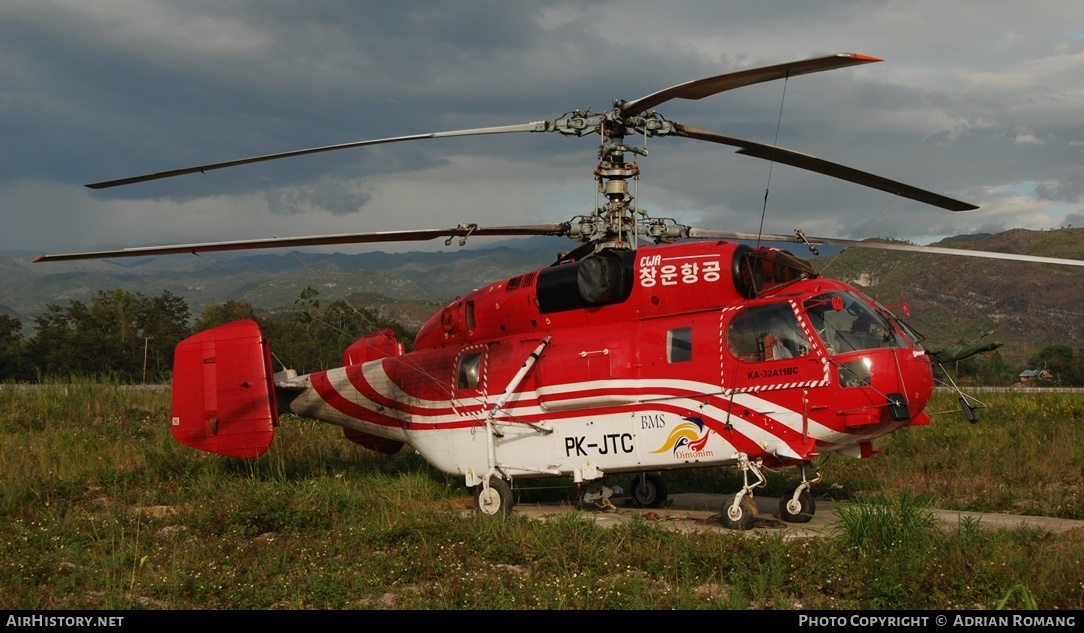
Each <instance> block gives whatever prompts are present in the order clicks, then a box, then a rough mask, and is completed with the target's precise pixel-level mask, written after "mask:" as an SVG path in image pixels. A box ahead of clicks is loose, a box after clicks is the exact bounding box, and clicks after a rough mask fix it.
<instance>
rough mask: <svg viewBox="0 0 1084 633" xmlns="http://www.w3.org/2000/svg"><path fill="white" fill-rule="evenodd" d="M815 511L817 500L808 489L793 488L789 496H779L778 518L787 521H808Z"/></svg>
mask: <svg viewBox="0 0 1084 633" xmlns="http://www.w3.org/2000/svg"><path fill="white" fill-rule="evenodd" d="M816 511H817V502H816V501H814V500H813V495H812V494H811V493H810V492H809V491H808V490H800V489H798V490H795V491H794V494H793V495H791V496H789V497H780V498H779V518H780V519H783V520H784V521H786V522H787V523H809V520H810V519H812V518H813V513H814V512H816Z"/></svg>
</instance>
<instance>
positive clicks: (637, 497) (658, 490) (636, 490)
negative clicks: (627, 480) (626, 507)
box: [629, 475, 666, 508]
mask: <svg viewBox="0 0 1084 633" xmlns="http://www.w3.org/2000/svg"><path fill="white" fill-rule="evenodd" d="M629 490H631V491H632V504H633V505H634V506H636V507H638V508H661V507H662V505H663V504H664V503H666V482H665V481H663V478H662V476H660V475H636V477H634V478H633V479H632V485H631V486H629Z"/></svg>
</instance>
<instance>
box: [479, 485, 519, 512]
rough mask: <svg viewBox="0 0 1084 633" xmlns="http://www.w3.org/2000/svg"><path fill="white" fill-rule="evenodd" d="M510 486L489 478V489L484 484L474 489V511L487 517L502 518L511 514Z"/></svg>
mask: <svg viewBox="0 0 1084 633" xmlns="http://www.w3.org/2000/svg"><path fill="white" fill-rule="evenodd" d="M512 505H513V499H512V486H510V485H508V482H506V481H505V480H503V479H498V478H497V477H490V479H489V487H488V488H487V487H486V485H485V483H482V484H479V485H477V486H475V488H474V509H475V510H477V511H478V512H480V513H482V514H485V515H487V516H503V515H507V514H511V512H512Z"/></svg>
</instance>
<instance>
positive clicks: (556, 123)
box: [37, 53, 1084, 529]
mask: <svg viewBox="0 0 1084 633" xmlns="http://www.w3.org/2000/svg"><path fill="white" fill-rule="evenodd" d="M876 61H880V60H878V59H877V58H874V57H869V56H866V55H859V54H853V53H843V54H838V55H831V56H826V57H819V58H814V59H807V60H803V61H797V62H792V63H786V64H779V65H775V66H768V67H763V68H756V69H751V70H744V71H740V72H733V73H728V74H724V75H719V76H716V77H710V78H707V79H701V80H697V81H691V82H688V83H684V84H680V85H677V86H673V87H670V88H667V89H665V90H661V91H659V92H656V93H654V94H651V95H648V96H645V97H642V98H640V99H636V100H633V101H615V102H614V104H613V107H612V108H610V109H609V110H606V111H604V112H591V111H574V112H571V113H569V114H566V115H564V116H562V117H561V118H557V119H552V120H543V121H534V122H530V123H524V124H519V125H509V126H503V127H492V128H480V129H467V130H456V131H447V132H436V133H430V134H417V135H411V136H399V137H392V138H383V139H376V140H365V141H359V142H353V143H344V144H341V145H332V146H324V147H316V148H310V149H304V150H298V151H291V152H284V153H279V154H271V155H264V156H257V157H253V158H247V159H242V160H235V161H229V162H224V163H214V164H208V165H200V166H196V167H191V168H187V169H179V170H174V171H167V172H159V173H155V174H148V175H144V176H136V177H132V178H124V179H120V180H113V181H108V182H101V183H95V184H91V185H88V186H89V187H91V188H93V189H102V188H108V187H115V186H119V185H129V184H135V183H140V182H145V181H150V180H156V179H161V178H169V177H174V176H181V175H185V174H193V173H198V172H205V171H209V170H213V169H221V168H225V167H234V166H238V165H246V164H250V163H257V162H262V161H269V160H275V159H280V158H288V157H296V156H303V155H306V154H315V153H320V152H328V151H332V150H340V149H347V148H357V147H364V146H368V145H378V144H385V143H397V142H404V141H414V140H423V139H434V138H445V137H455V136H472V135H484V134H503V133H513V132H557V133H559V134H563V135H567V136H585V135H587V134H598V135H600V136H601V143H600V145H599V150H598V152H599V163H598V167H597V168H596V170H595V174H594V175H595V179H596V181H597V184H598V195H599V203H598V205H597V207H596V209H595V210H594V211H593V212H592V213H591V214H589V215H583V216H578V217H575V218H574V219H572V220H570V221H568V222H563V223H560V224H549V225H535V226H510V227H479V226H477V225H474V224H460V225H459V226H457V227H454V228H448V229H434V230H419V231H397V232H377V233H357V234H343V235H325V236H311V237H297V238H283V239H270V240H249V241H232V242H215V243H203V244H183V245H175V246H166V247H147V248H128V249H121V250H114V251H97V252H86V253H68V254H58V255H44V256H42V257H39V258H38V260H37V261H62V260H73V259H89V258H116V257H135V256H147V255H162V254H175V253H195V252H207V251H224V250H236V249H253V248H282V247H297V246H308V245H333V244H356V243H367V242H368V243H372V242H391V241H406V240H431V239H435V238H439V237H444V238H447V242H446V243H447V244H450V243H451V241H452V239H454V238H459V239H460V243H461V244H463V243H464V242H465V241H466V239H467V238H468V237H470V236H474V235H477V236H515V235H560V236H567V237H570V238H572V239H574V240H577V241H579V242H581V243H582V245H580V246H579V247H577V248H576V249H575V250H573V251H572V252H570V253H568V254H566V255H563V256H560V257H559V258H558V261H556V262H555V263H554V264H553V265H552V266H550V267H547V268H543V269H541V270H535V271H531V272H527V273H525V274H520V275H516V276H514V277H512V278H510V279H505V280H502V281H498V282H495V283H492V284H490V285H488V286H486V287H484V288H480V289H478V290H475V291H473V292H470V293H469V294H467V295H465V296H462V297H459V298H457V299H455V300H454V301H452V302H451V303H449V304H448V305H447V306H446V307H444V308H443V309H442V310H441V311H440V312H438V313H437V314H434V315H433V316H432V317H431V318H430V319H429V320H428V321H427V322H426V323H425V324H424V325H423V326H422V328H421V329H420V331H419V332H418V335H417V338H416V340H415V341H414V345H413V350H412V351H411V352H409V353H407V352H405V351H404V346H403V344H402V343H400V342H399V341H397V340H396V338H395V336H394V334H392V333H391V331H390V330H385V331H379V332H375V333H372V334H369V335H368V336H365V337H363V338H361V339H359V340H358V341H356V342H355V343H354V344H352V345H351V346H350V347H349V348H347V349H346V350H345V352H344V353H343V367H340V368H337V369H332V370H328V371H320V372H316V373H312V374H308V375H297V374H296V372H293V371H289V370H287V371H280V372H277V373H276V372H275V370H274V369H273V367H272V363H271V355H270V348H269V343H268V341H267V340H266V339H265V338H264V337H263V335H262V334H261V332H260V329H259V327H258V326H257V325H256V323H254V322H252V321H241V322H235V323H230V324H226V325H223V326H219V327H216V328H213V329H211V330H208V331H205V332H202V333H199V334H196V335H195V336H192V337H191V338H189V339H187V340H185V341H183V342H182V343H181V344H180V345H178V347H177V349H176V354H175V365H174V374H173V376H174V377H173V396H172V397H173V405H172V425H173V433H174V436H175V437H176V438H177V439H178V440H179V441H180V442H182V443H184V444H187V445H189V446H193V447H195V448H198V449H202V450H205V451H211V452H215V453H220V454H223V455H229V456H234V457H243V458H252V457H257V456H259V455H261V454H263V453H264V451H266V450H267V448H268V446H269V445H270V443H271V441H272V438H273V437H274V433H275V427H276V426H278V425H279V413H280V412H289V413H293V414H297V415H300V416H305V417H309V418H314V419H317V420H321V421H324V422H328V423H331V424H335V425H338V426H341V427H342V428H343V430H344V432H345V435H346V437H347V438H349V439H350V440H353V441H354V442H357V443H358V444H361V445H362V446H364V447H366V448H369V449H372V450H375V451H380V452H384V453H394V452H396V451H398V450H399V449H400V448H402V446H403V445H405V444H409V445H411V446H412V447H414V449H415V450H416V451H417V452H418V453H419V454H421V455H422V456H423V457H424V458H425V459H426V460H428V461H429V462H430V463H431V464H433V465H434V466H435V467H436V468H438V469H440V470H441V471H443V472H445V473H448V474H452V475H456V476H460V477H463V478H464V481H465V483H466V485H467V486H469V487H473V488H474V489H475V491H476V492H475V504H476V507H477V509H478V510H480V511H481V512H483V513H485V514H503V513H507V512H509V511H511V509H512V506H513V490H512V482H513V481H514V480H515V479H517V478H535V477H546V476H553V477H566V478H570V479H571V480H572V481H574V482H576V483H577V484H588V486H589V488H588V490H589V493H588V497H590V495H596V496H595V497H593V499H599V498H605V495H606V493H605V492H600V490H605V488H604V487H603V486H601V485H598V484H601V482H602V481H603V478H604V477H606V476H611V475H620V474H628V475H630V476H631V475H632V474H633V473H635V474H636V475H635V477H634V478H633V483H632V495H633V499H634V500H635V501H637V502H639V503H640V504H642V505H647V506H658V505H661V504H662V502H663V501H664V500H665V498H666V491H665V485H664V482H663V480H662V479H661V478H660V476H659V475H658V474H657V473H659V472H661V471H667V470H671V469H679V468H696V467H706V466H730V465H737V466H738V467H740V468H741V470H742V471H743V472H744V486H743V487H742V489H741V490H739V491H738V492H737V493H736V494H733V495H731V496H729V497H727V500H726V501H725V502H724V506H723V508H722V513H721V516H722V521H723V523H724V524H725V525H727V526H728V527H731V528H738V529H748V528H749V527H751V526H752V525H753V522H754V508H753V506H752V495H753V490H754V489H755V488H757V487H758V486H761V485H763V484H764V483H765V477H764V473H763V468H764V467H782V466H796V467H799V468H800V469H801V473H802V477H801V484H800V485H798V486H797V487H796V489H795V490H794V491H793V492H792V493H791V494H789V495H786V496H784V497H783V498H782V499H781V500H780V507H779V511H780V515H781V517H782V518H783V519H785V520H788V521H793V522H804V521H808V520H809V519H810V518H811V517H812V515H813V513H814V512H815V504H814V499H813V495H812V494H811V491H810V486H811V485H812V484H813V483H816V482H817V481H819V480H820V478H819V475H817V474H816V473H815V471H813V470H812V469H811V468H810V466H811V460H812V459H813V458H814V457H816V456H818V455H821V454H825V453H839V454H842V455H846V456H850V457H857V458H862V457H868V456H869V455H870V453H871V447H872V442H873V440H875V439H876V438H878V437H881V436H884V435H886V434H888V433H892V432H893V431H896V430H898V429H900V428H902V427H905V426H909V425H911V426H914V425H923V424H927V423H929V421H930V418H929V416H928V415H927V413H925V411H924V409H925V407H926V404H927V402H928V401H929V399H930V396H931V394H932V392H933V389H934V377H933V371H932V366H933V363H934V361H933V360H932V359H931V354H930V353H928V352H927V350H925V349H923V347H922V345H921V344H920V341H919V336H917V335H916V334H915V333H914V331H912V330H911V329H910V328H909V327H908V326H907V325H906V324H905V323H904V322H903V321H902V320H901V319H900V318H898V317H897V316H895V315H894V314H893V313H891V312H890V311H889V310H888V309H886V308H885V307H884V306H882V305H880V304H879V303H877V302H876V301H875V300H873V299H871V298H869V297H867V296H866V295H864V294H863V293H862V292H860V291H859V290H857V289H855V288H853V287H851V286H849V285H847V284H845V283H842V282H840V281H835V280H832V279H827V278H824V277H822V276H820V275H819V274H817V272H816V271H815V270H814V269H813V268H812V267H811V266H810V265H809V264H808V263H807V262H806V261H804V260H802V259H799V258H797V257H794V256H792V255H791V254H789V253H788V252H786V251H783V250H779V249H776V248H769V247H766V246H757V247H750V246H748V245H745V244H743V243H741V242H739V241H737V240H758V242H757V243H759V241H771V242H792V243H797V244H805V245H807V246H809V247H810V248H811V249H812V248H813V244H818V243H821V244H836V245H843V246H855V247H872V248H882V249H901V250H921V251H926V252H931V251H932V252H940V253H952V254H958V255H967V256H985V257H996V258H1005V259H1018V260H1026V261H1037V262H1053V263H1063V264H1073V265H1084V262H1080V261H1074V260H1062V259H1054V258H1041V257H1026V256H1019V255H1008V254H1003V253H989V252H978V251H967V250H954V249H936V248H929V247H920V246H911V245H906V244H898V243H872V242H857V241H852V240H841V239H834V238H814V237H807V236H805V235H803V234H802V233H801V232H800V231H798V232H796V233H795V235H757V234H747V233H735V232H729V231H717V230H712V229H704V228H696V227H690V226H685V225H682V224H678V223H677V222H675V221H673V220H670V219H657V218H651V217H650V216H649V215H648V214H647V213H646V212H645V211H644V210H643V209H641V208H639V207H638V206H637V205H636V204H635V200H634V197H633V195H631V194H630V190H629V181H630V180H635V179H637V177H638V175H639V168H638V166H637V164H636V163H635V162H634V161H629V160H627V158H629V157H630V155H637V154H639V155H646V151H645V150H644V149H642V148H641V147H638V146H635V145H632V144H630V143H629V139H630V138H632V137H634V136H636V135H640V136H642V137H643V138H644V139H646V138H648V137H663V136H676V137H684V138H690V139H696V140H701V141H708V142H712V143H719V144H723V145H730V146H734V147H738V148H739V149H738V153H741V154H747V155H750V156H755V157H759V158H763V159H767V160H771V161H775V162H779V163H783V164H787V165H791V166H794V167H799V168H802V169H806V170H810V171H814V172H818V173H821V174H825V175H828V176H833V177H836V178H840V179H843V180H847V181H850V182H853V183H857V184H860V185H865V186H868V187H873V188H875V189H880V190H883V191H886V192H890V193H892V194H895V195H899V196H903V197H905V198H910V199H913V200H918V201H921V202H924V203H928V204H931V205H934V206H937V207H942V208H945V209H948V210H952V211H964V210H968V209H974V208H976V207H974V206H973V205H970V204H967V203H964V202H960V201H957V200H953V199H950V198H947V197H944V196H941V195H938V194H935V193H931V192H928V191H924V190H921V189H918V188H915V187H911V186H909V185H905V184H902V183H899V182H895V181H892V180H888V179H886V178H882V177H880V176H875V175H873V174H869V173H866V172H863V171H859V170H857V169H852V168H849V167H845V166H842V165H839V164H835V163H832V162H828V161H825V160H822V159H819V158H815V157H813V156H809V155H806V154H801V153H798V152H794V151H791V150H787V149H783V148H780V147H773V146H769V145H766V144H762V143H758V142H754V141H748V140H743V139H740V138H735V137H732V136H726V135H723V134H718V133H715V132H710V131H706V130H701V129H696V128H693V127H690V126H687V125H682V124H680V123H675V122H672V121H670V120H668V119H666V118H664V117H663V116H662V115H660V114H659V113H657V112H656V111H655V110H654V108H656V107H657V106H659V105H662V104H664V103H666V102H668V101H670V100H672V99H693V100H695V99H701V98H704V97H707V96H710V95H713V94H716V93H719V92H723V91H726V90H731V89H734V88H739V87H742V86H747V85H751V84H756V83H760V82H765V81H770V80H776V79H785V78H789V77H794V76H797V75H803V74H808V73H814V72H820V71H826V70H832V69H838V68H843V67H848V66H853V65H857V64H865V63H869V62H876ZM683 240H684V241H683ZM964 405H965V408H966V407H967V406H968V405H967V402H966V401H964ZM966 410H968V412H969V413H971V412H970V409H966ZM972 417H973V416H972ZM592 484H594V485H595V486H594V488H592V487H590V486H591V485H592ZM590 491H593V492H590Z"/></svg>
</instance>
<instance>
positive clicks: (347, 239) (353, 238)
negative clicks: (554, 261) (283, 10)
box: [34, 224, 568, 262]
mask: <svg viewBox="0 0 1084 633" xmlns="http://www.w3.org/2000/svg"><path fill="white" fill-rule="evenodd" d="M475 235H477V236H515V235H553V236H565V235H568V225H567V224H538V225H533V226H531V225H527V226H500V227H488V228H487V227H479V226H476V225H473V224H461V225H459V226H457V227H456V228H453V229H424V230H415V231H384V232H379V233H343V234H338V235H313V236H308V237H286V238H272V239H266V240H237V241H232V242H204V243H200V244H173V245H169V246H144V247H137V248H121V249H118V250H113V251H93V252H85V253H63V254H56V255H41V256H40V257H37V258H35V259H34V261H35V262H61V261H71V260H76V259H114V258H119V257H146V256H150V255H179V254H185V253H209V252H215V251H241V250H252V249H261V248H292V247H297V246H329V245H335V244H365V243H374V242H410V241H415V242H421V241H426V240H432V239H436V238H438V237H447V238H452V237H458V238H461V239H462V240H465V239H466V238H468V237H471V236H475Z"/></svg>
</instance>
